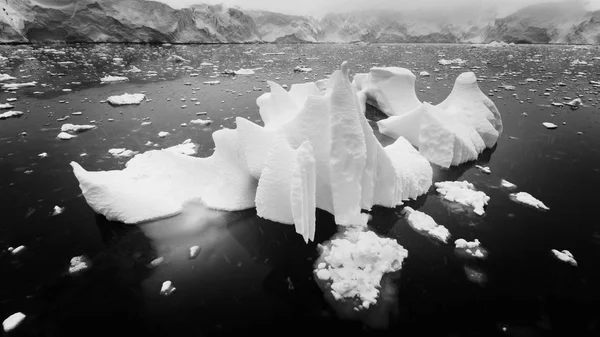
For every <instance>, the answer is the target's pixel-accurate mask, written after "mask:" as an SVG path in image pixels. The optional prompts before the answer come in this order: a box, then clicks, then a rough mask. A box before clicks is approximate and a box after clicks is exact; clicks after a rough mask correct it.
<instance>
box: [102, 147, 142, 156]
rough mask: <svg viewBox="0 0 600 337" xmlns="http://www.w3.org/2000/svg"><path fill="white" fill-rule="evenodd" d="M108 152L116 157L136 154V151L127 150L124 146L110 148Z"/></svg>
mask: <svg viewBox="0 0 600 337" xmlns="http://www.w3.org/2000/svg"><path fill="white" fill-rule="evenodd" d="M108 153H110V154H111V155H112V156H113V157H117V158H129V157H133V156H135V155H136V154H138V152H137V151H132V150H127V149H126V148H117V149H110V150H108Z"/></svg>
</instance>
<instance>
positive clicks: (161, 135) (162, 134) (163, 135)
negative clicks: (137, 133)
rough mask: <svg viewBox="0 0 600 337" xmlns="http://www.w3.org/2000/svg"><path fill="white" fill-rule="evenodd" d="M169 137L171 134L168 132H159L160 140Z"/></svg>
mask: <svg viewBox="0 0 600 337" xmlns="http://www.w3.org/2000/svg"><path fill="white" fill-rule="evenodd" d="M168 135H170V133H169V132H167V131H161V132H159V133H158V136H159V137H160V138H165V137H166V136H168Z"/></svg>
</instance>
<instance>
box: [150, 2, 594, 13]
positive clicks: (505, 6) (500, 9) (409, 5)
mask: <svg viewBox="0 0 600 337" xmlns="http://www.w3.org/2000/svg"><path fill="white" fill-rule="evenodd" d="M156 1H161V2H164V3H167V4H169V5H170V6H172V7H174V8H182V7H187V6H190V5H193V4H197V3H207V4H220V3H222V4H226V5H229V6H238V7H241V8H245V9H262V10H269V11H273V12H280V13H286V14H299V15H313V16H317V17H319V16H322V15H324V14H327V13H329V12H342V11H355V10H361V9H392V10H403V9H404V10H412V9H439V10H444V9H448V8H451V7H462V8H468V7H469V6H472V7H474V8H482V7H492V8H495V10H496V12H497V13H498V15H499V16H504V15H508V14H510V13H512V12H514V11H516V10H518V9H520V8H522V7H525V6H528V5H532V4H538V3H548V2H557V1H568V2H573V3H574V4H583V5H584V6H586V8H587V9H590V10H600V0H302V1H291V0H156Z"/></svg>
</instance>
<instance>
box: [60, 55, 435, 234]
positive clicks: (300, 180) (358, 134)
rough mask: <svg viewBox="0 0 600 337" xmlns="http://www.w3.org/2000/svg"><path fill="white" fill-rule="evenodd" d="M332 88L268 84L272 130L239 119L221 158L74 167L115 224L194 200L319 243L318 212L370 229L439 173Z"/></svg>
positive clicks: (349, 96) (223, 142) (219, 136)
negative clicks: (382, 137) (375, 210)
mask: <svg viewBox="0 0 600 337" xmlns="http://www.w3.org/2000/svg"><path fill="white" fill-rule="evenodd" d="M348 72H349V70H348V68H347V65H346V63H344V64H343V66H342V70H338V71H336V72H335V73H334V74H333V75H332V76H331V78H330V84H329V87H328V88H327V89H326V90H324V91H320V90H319V89H318V88H317V87H316V85H315V83H304V84H294V85H292V87H291V89H290V90H289V91H287V90H284V89H283V88H282V87H281V86H279V85H278V84H276V83H273V82H270V88H271V92H270V93H265V94H263V95H261V96H260V97H259V98H258V99H257V104H258V106H259V113H260V116H261V118H262V120H263V121H264V127H263V126H260V125H257V124H255V123H253V122H251V121H249V120H247V119H244V118H240V117H238V118H236V120H235V125H236V129H226V128H224V129H220V130H217V131H215V132H214V133H213V140H214V143H215V150H214V153H213V154H212V155H211V156H210V157H207V158H196V157H190V156H185V155H182V154H180V153H173V152H172V151H168V150H153V151H148V152H146V153H143V154H139V155H137V156H135V157H133V158H132V159H131V160H129V161H128V162H127V163H126V167H125V169H123V170H120V171H119V170H115V171H100V172H88V171H86V170H84V169H83V168H82V167H81V166H79V165H78V164H77V163H74V162H72V163H71V165H72V167H73V170H74V173H75V176H76V177H77V179H78V180H79V184H80V188H81V190H82V192H83V195H84V197H85V199H86V201H87V202H88V204H89V205H90V206H91V207H92V209H94V211H96V212H98V213H100V214H103V215H104V216H106V217H107V219H109V220H116V221H121V222H125V223H130V224H134V223H141V222H145V221H150V220H154V219H159V218H165V217H169V216H172V215H176V214H178V213H179V212H181V210H182V205H183V204H185V203H186V202H189V201H192V200H197V201H202V202H203V203H204V204H205V205H206V206H207V207H209V208H213V209H217V210H228V211H235V210H243V209H248V208H252V207H256V212H257V214H258V215H259V216H260V217H263V218H266V219H269V220H272V221H276V222H280V223H284V224H290V225H291V224H294V225H295V228H296V231H297V232H298V233H299V234H301V235H302V236H303V237H304V239H305V240H306V241H309V240H313V239H314V233H315V211H316V208H319V209H322V210H325V211H327V212H329V213H331V214H333V215H334V218H335V221H336V223H337V224H339V225H346V226H364V225H365V224H366V222H367V220H368V215H367V214H363V213H362V212H361V210H363V209H364V210H370V209H371V208H372V207H373V206H374V205H381V206H384V207H395V206H398V205H401V204H402V200H405V199H408V198H416V197H418V196H419V195H421V194H424V193H426V192H427V191H428V189H429V187H430V186H431V181H432V175H433V172H432V169H431V166H430V165H429V163H428V162H427V160H426V159H425V158H424V157H423V156H421V155H420V154H419V153H418V151H416V150H415V149H414V148H413V147H412V146H411V145H410V144H409V143H408V142H407V141H406V140H404V139H398V140H397V141H396V142H395V143H393V144H392V145H390V146H388V147H386V148H384V147H383V146H381V144H380V143H379V142H378V140H377V138H376V137H375V135H374V133H373V130H372V129H371V127H370V125H369V123H368V121H367V119H366V118H365V116H364V114H362V113H361V110H360V106H359V103H358V100H357V99H356V91H355V90H354V88H353V86H352V84H351V83H350V81H349V79H348Z"/></svg>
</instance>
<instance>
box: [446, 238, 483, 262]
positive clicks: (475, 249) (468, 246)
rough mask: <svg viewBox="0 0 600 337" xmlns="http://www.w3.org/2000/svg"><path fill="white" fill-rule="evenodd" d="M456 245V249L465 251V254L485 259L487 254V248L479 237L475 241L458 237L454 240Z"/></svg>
mask: <svg viewBox="0 0 600 337" xmlns="http://www.w3.org/2000/svg"><path fill="white" fill-rule="evenodd" d="M454 246H455V247H456V249H460V250H462V251H464V253H465V254H468V255H469V256H471V257H476V258H480V259H483V258H485V256H486V255H487V253H486V251H485V249H483V247H481V242H479V240H477V239H475V241H467V240H465V239H458V240H456V241H454Z"/></svg>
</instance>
